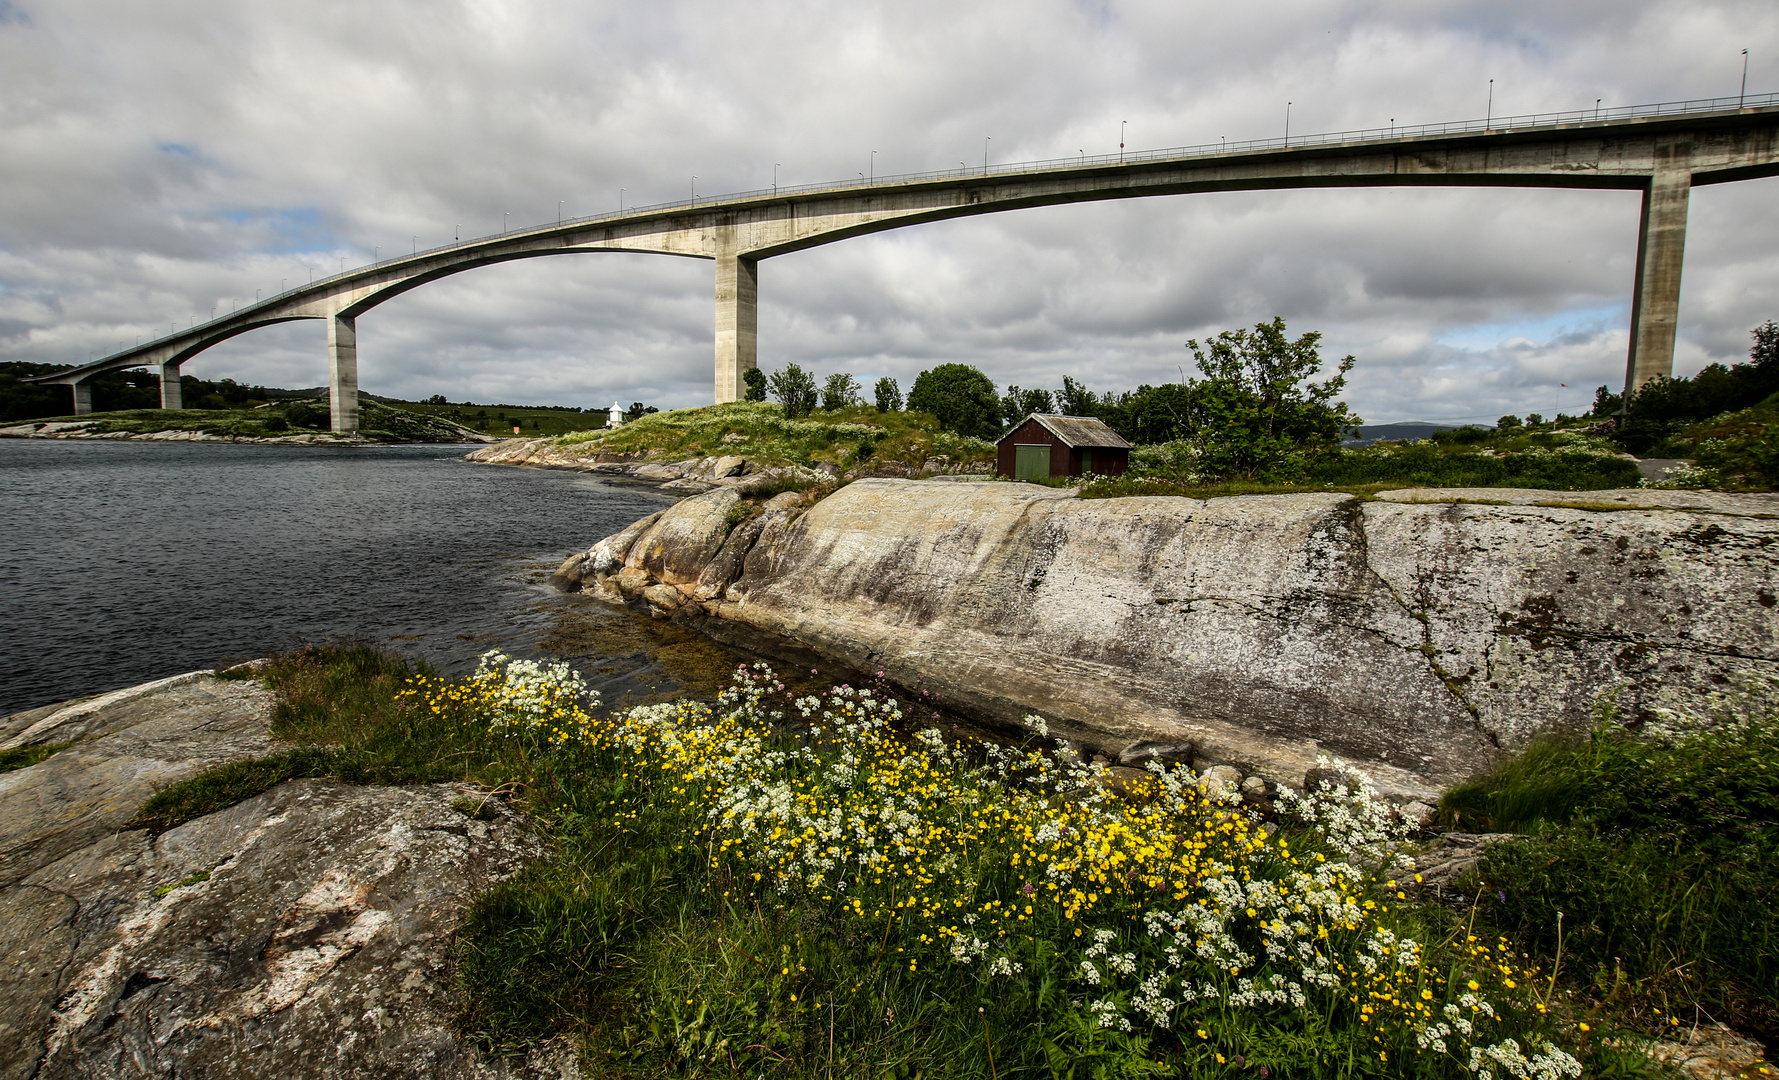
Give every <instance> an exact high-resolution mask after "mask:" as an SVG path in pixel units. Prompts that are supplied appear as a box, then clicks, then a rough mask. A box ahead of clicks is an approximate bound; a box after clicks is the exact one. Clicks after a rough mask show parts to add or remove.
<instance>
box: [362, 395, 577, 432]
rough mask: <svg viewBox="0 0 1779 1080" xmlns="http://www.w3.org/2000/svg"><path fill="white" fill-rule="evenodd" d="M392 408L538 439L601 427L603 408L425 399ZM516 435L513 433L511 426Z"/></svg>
mask: <svg viewBox="0 0 1779 1080" xmlns="http://www.w3.org/2000/svg"><path fill="white" fill-rule="evenodd" d="M391 404H392V405H394V406H395V407H396V408H400V409H402V410H404V411H406V412H412V413H419V414H420V415H422V416H430V417H437V418H439V419H441V420H449V421H451V422H453V423H457V424H462V425H463V426H464V427H467V428H470V429H472V430H475V431H480V432H483V433H484V434H488V435H499V436H502V437H505V438H515V437H519V438H538V437H541V436H546V435H567V434H569V433H570V432H575V431H586V430H587V429H588V428H591V427H598V426H603V425H604V424H605V420H606V415H607V413H606V410H604V409H590V410H586V411H583V410H581V409H574V408H568V407H565V406H560V405H477V404H475V403H473V402H460V403H446V404H444V405H435V404H433V403H431V402H426V401H398V402H392V403H391ZM515 426H517V427H518V428H519V435H518V436H514V435H513V428H514V427H515Z"/></svg>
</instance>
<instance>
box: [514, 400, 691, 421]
mask: <svg viewBox="0 0 1779 1080" xmlns="http://www.w3.org/2000/svg"><path fill="white" fill-rule="evenodd" d="M660 411H661V410H660V409H657V408H655V407H654V406H653V405H644V404H643V403H642V402H640V401H632V402H631V403H630V407H629V408H628V409H625V410H624V422H625V423H626V424H628V423H632V422H634V421H637V420H641V419H642V418H643V417H645V416H647V415H648V414H650V413H656V412H660ZM501 419H502V420H505V419H506V418H505V417H504V416H503V417H501Z"/></svg>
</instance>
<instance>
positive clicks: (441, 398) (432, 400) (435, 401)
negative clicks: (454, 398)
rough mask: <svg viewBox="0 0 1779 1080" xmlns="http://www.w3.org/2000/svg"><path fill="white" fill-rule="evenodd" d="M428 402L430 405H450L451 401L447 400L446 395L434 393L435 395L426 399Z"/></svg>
mask: <svg viewBox="0 0 1779 1080" xmlns="http://www.w3.org/2000/svg"><path fill="white" fill-rule="evenodd" d="M426 404H428V405H448V404H450V403H449V402H447V401H446V400H445V395H443V394H434V395H433V396H431V397H429V398H427V399H426Z"/></svg>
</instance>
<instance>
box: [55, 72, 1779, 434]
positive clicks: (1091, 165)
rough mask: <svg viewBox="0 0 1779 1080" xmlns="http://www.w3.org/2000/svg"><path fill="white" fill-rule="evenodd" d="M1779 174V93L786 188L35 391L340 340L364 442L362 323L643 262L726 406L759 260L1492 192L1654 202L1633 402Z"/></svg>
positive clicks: (565, 227)
mask: <svg viewBox="0 0 1779 1080" xmlns="http://www.w3.org/2000/svg"><path fill="white" fill-rule="evenodd" d="M1773 175H1779V95H1776V94H1764V95H1758V96H1749V97H1744V98H1715V99H1709V100H1705V101H1687V102H1670V103H1666V104H1662V105H1647V106H1635V107H1631V108H1625V109H1611V110H1598V109H1595V110H1583V111H1581V112H1574V113H1547V114H1539V115H1536V116H1521V117H1503V118H1497V119H1492V120H1475V121H1466V122H1462V123H1451V124H1431V125H1421V126H1416V127H1407V126H1403V127H1392V128H1389V129H1383V128H1379V129H1373V130H1370V131H1359V132H1341V133H1337V134H1332V135H1311V136H1299V137H1297V138H1295V139H1290V140H1284V139H1276V140H1263V141H1259V142H1249V143H1233V144H1217V145H1212V146H1200V147H1189V148H1184V149H1174V150H1154V151H1144V152H1139V153H1131V154H1127V155H1120V156H1111V155H1107V156H1100V157H1088V156H1082V157H1080V158H1070V159H1064V160H1061V161H1046V162H1036V163H1021V164H1015V165H1000V166H995V167H992V168H984V169H980V170H978V169H954V170H947V171H945V172H936V173H920V174H914V175H907V176H894V177H885V178H883V179H881V180H869V181H866V180H861V181H858V182H846V183H838V184H822V185H809V186H805V187H796V188H792V187H784V188H777V189H768V190H761V191H752V192H745V193H742V194H737V195H725V196H720V197H717V198H712V199H695V200H686V201H683V202H678V203H669V204H663V205H657V206H648V207H642V208H638V209H633V210H628V211H623V212H620V213H613V214H603V215H599V216H597V217H591V218H579V219H575V220H571V221H565V222H558V223H555V224H551V225H542V226H538V227H536V228H531V229H525V230H521V231H515V232H511V233H506V234H503V235H499V236H488V237H482V238H480V239H476V240H467V241H463V242H461V243H454V244H451V245H448V246H445V247H440V248H434V249H432V250H430V251H423V252H419V253H416V254H413V255H406V256H401V257H398V258H391V259H384V260H382V261H380V262H376V263H373V264H371V265H369V266H364V267H360V268H356V269H353V270H348V271H345V272H343V273H339V274H333V275H330V276H328V277H325V278H321V279H320V280H317V281H314V282H312V283H310V284H307V285H301V286H298V287H296V288H294V289H289V290H287V291H285V292H282V293H279V294H278V295H277V296H273V297H269V298H267V299H265V300H263V301H260V302H258V303H255V304H253V305H251V306H249V307H244V308H241V309H239V310H237V311H234V312H231V313H229V314H228V315H224V316H218V317H217V318H215V319H212V320H210V321H209V322H205V323H201V324H199V325H197V326H194V327H190V328H188V329H185V330H178V331H175V332H172V333H169V334H168V335H167V336H165V337H160V338H157V339H155V340H153V341H149V342H145V343H143V344H140V345H137V346H135V347H133V348H129V349H124V350H122V351H120V352H117V353H114V354H112V355H110V356H106V357H102V358H100V359H98V360H95V361H93V362H91V363H88V364H83V365H81V366H79V367H76V368H74V369H73V370H71V371H65V372H58V373H56V374H53V375H44V376H38V377H36V378H34V379H30V380H27V381H31V382H42V383H62V384H66V385H69V386H72V387H73V391H74V408H75V412H76V413H85V412H90V411H91V410H92V396H91V388H90V386H89V385H88V380H90V379H92V378H93V377H94V376H95V375H99V374H102V373H104V372H107V371H115V370H118V369H121V368H130V367H142V366H153V365H159V366H160V369H161V403H162V406H163V407H164V408H169V409H177V408H180V407H181V401H180V390H179V368H180V365H182V364H184V363H185V362H186V361H187V360H189V359H191V358H192V357H193V356H195V355H197V354H198V353H200V352H202V351H204V350H205V349H207V348H209V347H210V346H212V345H215V344H216V343H218V342H220V341H226V340H227V339H229V338H232V337H235V336H236V335H238V334H243V333H246V332H247V331H249V330H254V329H257V328H259V327H262V326H269V325H272V324H273V323H280V322H288V321H290V320H293V319H321V320H323V321H324V322H325V323H326V324H327V353H328V371H329V377H328V381H329V403H330V406H331V408H332V413H333V427H334V430H335V431H339V432H351V431H356V430H357V429H358V345H357V326H356V321H355V320H356V319H357V318H358V316H359V315H361V314H363V313H364V312H366V311H369V310H370V309H371V308H373V307H376V306H377V305H378V304H381V303H383V302H384V301H386V300H389V299H391V298H393V297H395V296H399V295H400V294H402V293H404V292H407V291H408V290H409V289H413V288H416V287H418V286H420V285H423V284H425V283H426V282H429V281H436V280H438V279H439V278H443V277H447V276H449V275H451V274H457V273H461V272H463V271H465V270H469V269H472V268H474V267H478V266H488V265H491V264H493V263H500V262H508V261H511V260H514V259H529V258H535V257H537V256H542V255H567V254H575V253H580V252H597V251H628V252H648V253H654V254H662V255H682V256H688V257H691V258H698V259H712V260H714V261H715V262H716V306H717V315H716V393H715V399H716V400H717V401H719V402H723V401H733V400H735V399H736V398H738V397H740V396H741V393H742V389H743V380H742V375H743V373H744V372H745V371H747V369H748V368H751V367H756V366H758V365H757V354H758V349H757V330H756V327H757V312H758V304H759V289H758V282H759V269H758V267H759V261H760V260H761V259H766V258H771V257H772V256H774V255H783V254H786V253H788V252H793V251H801V250H803V249H805V248H811V247H815V246H817V245H820V244H829V243H833V242H834V241H836V240H843V239H846V238H847V237H852V236H862V235H864V234H866V233H873V232H881V231H883V230H886V229H895V228H900V227H902V226H905V225H915V224H919V223H922V222H928V221H941V220H944V219H947V218H955V217H964V216H967V215H972V214H992V213H999V212H1001V211H1005V210H1016V209H1020V208H1023V207H1031V206H1049V205H1055V204H1059V203H1073V202H1094V201H1100V200H1106V199H1132V198H1144V197H1148V196H1154V195H1183V194H1190V193H1194V192H1201V191H1255V190H1268V189H1277V188H1323V187H1385V186H1423V187H1428V186H1483V187H1557V188H1607V189H1621V190H1631V191H1641V192H1643V212H1642V219H1641V229H1640V232H1639V237H1638V244H1637V270H1636V274H1635V278H1634V280H1633V282H1632V303H1631V345H1630V353H1629V357H1628V359H1627V363H1626V368H1625V383H1626V386H1627V387H1635V386H1640V385H1642V384H1643V383H1644V382H1645V381H1647V380H1648V379H1650V378H1653V377H1654V376H1656V375H1666V374H1668V373H1670V372H1671V371H1672V369H1673V362H1674V337H1675V330H1676V325H1677V316H1678V313H1679V308H1680V271H1681V262H1682V257H1683V254H1684V251H1685V244H1686V215H1687V204H1688V201H1689V199H1688V193H1689V192H1690V191H1691V189H1692V188H1694V187H1697V186H1699V185H1702V184H1717V183H1725V182H1728V181H1732V180H1748V179H1754V178H1758V177H1767V176H1773Z"/></svg>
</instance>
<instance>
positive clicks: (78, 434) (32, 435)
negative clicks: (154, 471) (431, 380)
mask: <svg viewBox="0 0 1779 1080" xmlns="http://www.w3.org/2000/svg"><path fill="white" fill-rule="evenodd" d="M97 423H101V421H96V420H55V421H50V422H47V423H24V424H13V425H10V426H8V427H0V439H89V440H104V441H110V442H115V441H124V442H201V443H256V444H260V445H267V446H272V445H280V446H387V445H390V444H389V443H387V442H385V441H379V440H376V439H366V438H361V437H359V436H357V435H334V434H331V433H329V432H324V431H305V432H302V433H301V434H297V435H263V436H255V435H213V434H211V433H210V432H207V431H182V430H178V429H173V428H169V429H167V430H164V431H147V432H141V431H92V430H90V429H91V428H92V426H93V425H94V424H97ZM457 441H458V442H466V443H467V442H495V441H497V440H495V439H494V438H493V437H492V436H485V435H476V434H474V433H473V432H467V431H466V433H465V434H464V436H463V438H461V439H459V440H457Z"/></svg>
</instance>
